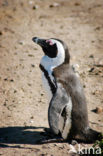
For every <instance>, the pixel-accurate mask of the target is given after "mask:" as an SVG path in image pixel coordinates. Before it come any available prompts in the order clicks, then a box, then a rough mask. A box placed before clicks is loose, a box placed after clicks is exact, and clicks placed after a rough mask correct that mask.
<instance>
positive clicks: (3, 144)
mask: <svg viewBox="0 0 103 156" xmlns="http://www.w3.org/2000/svg"><path fill="white" fill-rule="evenodd" d="M43 129H44V127H33V126H27V127H4V128H0V148H11V147H12V148H22V147H21V146H20V145H21V144H29V145H30V144H31V145H36V144H38V143H37V142H38V141H39V140H42V139H45V138H46V136H45V135H43V134H45V132H44V133H43ZM8 144H9V145H8ZM12 144H17V146H12Z"/></svg>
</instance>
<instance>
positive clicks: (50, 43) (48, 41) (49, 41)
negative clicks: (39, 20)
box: [46, 40, 54, 46]
mask: <svg viewBox="0 0 103 156" xmlns="http://www.w3.org/2000/svg"><path fill="white" fill-rule="evenodd" d="M46 43H48V44H49V45H51V46H52V45H54V43H53V42H52V41H51V40H46Z"/></svg>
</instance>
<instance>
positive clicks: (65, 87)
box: [32, 37, 101, 143]
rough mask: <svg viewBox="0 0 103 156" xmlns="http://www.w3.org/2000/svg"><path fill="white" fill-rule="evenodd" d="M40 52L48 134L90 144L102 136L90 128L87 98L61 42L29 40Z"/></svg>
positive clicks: (66, 48) (57, 40)
mask: <svg viewBox="0 0 103 156" xmlns="http://www.w3.org/2000/svg"><path fill="white" fill-rule="evenodd" d="M32 40H33V41H34V42H35V43H37V44H38V45H39V46H40V47H41V48H42V50H43V52H44V56H43V57H42V59H41V61H40V65H39V66H40V69H41V72H42V80H43V85H44V88H45V90H46V92H47V94H48V97H49V108H48V122H49V126H50V129H51V132H52V133H54V134H55V135H59V136H61V137H62V138H63V139H64V140H71V139H75V140H79V141H82V142H86V143H93V142H95V141H96V140H99V139H100V138H101V133H100V132H97V131H95V130H93V129H91V128H90V126H89V121H88V111H87V103H86V97H85V95H84V91H83V87H82V84H81V82H80V80H79V77H78V76H77V74H76V73H75V71H74V69H73V67H72V66H71V65H70V53H69V50H68V47H67V45H66V43H64V42H63V41H62V40H60V39H55V38H50V39H41V38H38V37H33V39H32Z"/></svg>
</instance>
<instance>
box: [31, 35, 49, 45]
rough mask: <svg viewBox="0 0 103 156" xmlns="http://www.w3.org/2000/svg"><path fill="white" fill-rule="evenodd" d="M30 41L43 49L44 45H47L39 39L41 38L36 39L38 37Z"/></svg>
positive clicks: (43, 40)
mask: <svg viewBox="0 0 103 156" xmlns="http://www.w3.org/2000/svg"><path fill="white" fill-rule="evenodd" d="M32 41H33V42H35V43H37V44H39V45H40V46H41V47H45V46H46V44H47V43H46V40H45V39H41V38H38V37H33V38H32Z"/></svg>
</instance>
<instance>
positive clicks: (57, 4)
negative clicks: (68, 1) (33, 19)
mask: <svg viewBox="0 0 103 156" xmlns="http://www.w3.org/2000/svg"><path fill="white" fill-rule="evenodd" d="M59 6H60V4H59V3H53V4H50V5H49V7H50V8H53V7H59Z"/></svg>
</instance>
